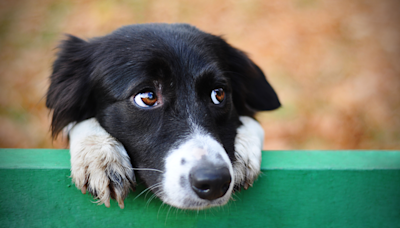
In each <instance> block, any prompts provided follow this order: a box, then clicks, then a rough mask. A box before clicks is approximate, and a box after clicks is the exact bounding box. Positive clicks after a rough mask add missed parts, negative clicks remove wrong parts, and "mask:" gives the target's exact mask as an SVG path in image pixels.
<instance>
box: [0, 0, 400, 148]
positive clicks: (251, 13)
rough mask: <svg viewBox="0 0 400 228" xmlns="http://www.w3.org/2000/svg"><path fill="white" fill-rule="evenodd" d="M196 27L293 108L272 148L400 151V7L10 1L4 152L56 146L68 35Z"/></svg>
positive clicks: (3, 25)
mask: <svg viewBox="0 0 400 228" xmlns="http://www.w3.org/2000/svg"><path fill="white" fill-rule="evenodd" d="M149 22H167V23H174V22H185V23H190V24H192V25H195V26H197V27H198V28H200V29H202V30H204V31H207V32H210V33H213V34H216V35H223V37H224V38H225V39H226V40H227V41H228V42H229V43H230V44H232V45H233V46H235V47H237V48H239V49H242V50H244V51H245V52H247V53H248V54H249V56H250V57H251V58H252V59H253V61H254V62H255V63H256V64H257V65H259V66H260V67H261V68H262V69H263V71H264V72H265V73H266V74H267V78H268V80H269V81H270V83H271V84H272V85H273V86H274V88H275V90H276V91H277V93H278V95H279V97H280V99H281V102H282V104H283V106H282V108H280V109H279V110H277V111H273V112H263V113H260V114H258V115H257V118H258V120H259V121H260V122H261V123H262V125H263V127H264V129H265V143H264V149H400V27H399V22H400V1H397V0H392V1H391V0H380V1H377V0H354V1H348V0H275V1H272V0H269V1H266V0H218V1H215V0H166V1H161V0H80V1H78V0H75V1H66V0H26V1H24V0H13V1H10V0H0V147H3V148H4V147H8V148H64V147H66V146H67V143H66V141H65V139H64V140H63V139H62V138H59V139H58V140H56V141H52V140H51V137H50V133H49V125H50V113H49V111H48V110H47V109H46V107H45V99H44V95H45V93H46V90H47V87H48V85H49V81H48V76H49V75H50V73H51V65H52V62H53V61H54V59H55V53H56V51H57V50H56V49H55V47H56V46H57V45H58V42H59V41H60V40H61V39H63V38H64V34H65V33H68V34H73V35H76V36H78V37H81V38H90V37H93V36H102V35H105V34H107V33H109V32H111V31H113V30H114V29H116V28H118V27H120V26H122V25H127V24H133V23H149Z"/></svg>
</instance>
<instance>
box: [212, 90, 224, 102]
mask: <svg viewBox="0 0 400 228" xmlns="http://www.w3.org/2000/svg"><path fill="white" fill-rule="evenodd" d="M224 99H225V92H224V90H223V89H222V88H219V89H214V90H213V91H211V100H212V102H213V103H214V104H216V105H218V104H221V102H222V101H224Z"/></svg>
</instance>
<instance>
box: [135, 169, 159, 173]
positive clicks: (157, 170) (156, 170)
mask: <svg viewBox="0 0 400 228" xmlns="http://www.w3.org/2000/svg"><path fill="white" fill-rule="evenodd" d="M130 169H133V170H140V171H155V172H160V173H164V172H163V171H161V170H159V169H152V168H130Z"/></svg>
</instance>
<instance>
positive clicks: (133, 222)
mask: <svg viewBox="0 0 400 228" xmlns="http://www.w3.org/2000/svg"><path fill="white" fill-rule="evenodd" d="M69 168H70V164H69V153H68V150H47V149H0V227H207V228H208V227H242V228H244V227H290V228H293V227H307V228H312V227H318V228H326V227H340V228H344V227H354V228H355V227H357V228H368V227H374V228H385V227H390V228H395V227H400V151H264V152H263V162H262V172H263V174H262V175H261V176H260V177H259V179H258V180H257V181H256V182H255V184H254V186H253V187H252V188H249V190H247V191H244V190H243V191H241V192H239V193H236V194H235V195H234V196H233V199H232V200H231V201H230V203H228V204H227V205H225V206H223V207H220V208H211V209H208V210H203V211H189V210H178V209H175V208H172V207H170V206H168V205H165V204H162V202H161V201H160V200H158V199H155V198H153V197H152V194H151V193H148V194H146V193H145V194H141V195H140V196H139V197H137V196H138V194H139V193H140V192H141V191H143V190H144V189H143V187H141V188H140V187H139V189H138V190H137V191H136V192H135V193H131V194H130V195H129V196H128V198H127V199H126V200H125V209H123V210H121V209H120V208H119V207H118V205H117V203H116V202H111V207H110V208H106V207H104V205H103V206H98V205H97V204H95V203H92V202H93V201H94V200H93V198H92V197H91V196H90V195H82V193H81V192H80V191H79V190H77V189H76V188H75V186H74V185H73V184H72V183H71V179H70V178H69V175H70V171H69Z"/></svg>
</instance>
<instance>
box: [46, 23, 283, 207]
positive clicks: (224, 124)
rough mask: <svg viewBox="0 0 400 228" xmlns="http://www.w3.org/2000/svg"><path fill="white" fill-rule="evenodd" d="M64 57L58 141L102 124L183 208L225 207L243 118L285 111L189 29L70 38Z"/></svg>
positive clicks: (166, 197) (58, 71)
mask: <svg viewBox="0 0 400 228" xmlns="http://www.w3.org/2000/svg"><path fill="white" fill-rule="evenodd" d="M61 49H62V50H61V52H60V53H59V57H58V59H57V60H56V62H55V64H54V72H53V75H52V78H51V79H52V84H51V86H50V89H49V92H48V100H47V105H48V107H51V108H53V109H54V114H53V123H52V126H53V133H55V134H57V133H58V132H59V131H60V130H61V129H62V128H63V127H65V126H66V125H67V124H68V123H70V122H74V121H81V120H84V119H87V118H90V117H96V119H97V120H98V121H99V123H100V124H101V126H102V127H103V128H104V129H105V130H106V131H107V132H108V133H109V134H111V135H112V136H113V137H115V138H116V139H118V140H119V141H120V142H121V143H122V144H123V146H124V147H125V149H126V150H127V152H128V154H129V156H130V158H131V162H132V166H133V167H135V168H141V169H143V170H139V171H137V172H136V173H137V174H139V175H140V177H141V179H142V180H143V181H144V182H145V183H146V185H147V186H149V187H151V188H152V190H153V192H155V194H156V195H157V196H159V197H160V198H161V199H162V200H163V201H164V202H166V203H169V204H171V205H173V206H176V207H181V208H204V207H208V206H213V205H222V204H224V203H226V202H227V201H228V200H229V198H230V195H231V192H232V191H233V188H234V187H235V183H236V182H235V175H236V174H235V170H234V163H235V161H236V156H235V141H236V137H237V129H238V128H239V127H240V126H241V125H242V122H241V121H240V120H239V116H252V115H254V112H255V111H257V110H272V109H275V108H277V107H279V105H280V104H279V101H278V98H277V96H276V94H275V92H274V90H273V89H272V88H271V86H270V85H269V84H268V82H267V81H266V80H265V77H264V75H263V73H262V72H261V70H260V69H259V68H258V67H257V66H256V65H255V64H254V63H253V62H252V61H251V60H249V59H248V58H247V57H246V56H245V55H244V54H243V53H242V52H241V51H239V50H237V49H235V48H233V47H231V46H230V45H228V44H227V43H226V42H225V41H224V40H222V39H221V38H219V37H216V36H213V35H210V34H207V33H204V32H201V31H199V30H197V29H196V28H194V27H191V26H188V25H182V24H175V25H166V24H152V25H134V26H127V27H123V28H121V29H119V30H117V31H115V32H114V33H112V34H110V35H107V36H104V37H100V38H95V39H93V40H90V41H88V42H86V41H83V40H80V39H78V38H75V37H72V36H71V37H69V39H68V40H66V41H65V42H64V43H63V44H62V46H61ZM145 169H156V170H159V171H158V172H157V171H148V170H145ZM236 185H237V183H236Z"/></svg>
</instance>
